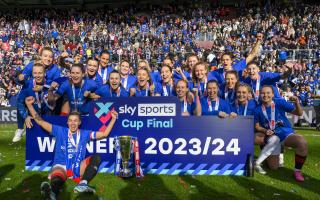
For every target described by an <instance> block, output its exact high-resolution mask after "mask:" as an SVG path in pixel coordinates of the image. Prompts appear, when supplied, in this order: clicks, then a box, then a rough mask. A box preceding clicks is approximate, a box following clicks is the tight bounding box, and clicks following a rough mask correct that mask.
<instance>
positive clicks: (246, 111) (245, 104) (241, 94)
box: [230, 83, 257, 116]
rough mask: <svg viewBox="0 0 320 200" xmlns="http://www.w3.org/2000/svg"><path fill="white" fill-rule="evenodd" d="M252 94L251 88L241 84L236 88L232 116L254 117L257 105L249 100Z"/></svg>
mask: <svg viewBox="0 0 320 200" xmlns="http://www.w3.org/2000/svg"><path fill="white" fill-rule="evenodd" d="M249 94H250V86H249V85H247V84H245V83H240V84H239V85H238V86H237V88H236V99H235V101H234V102H233V104H232V107H231V114H230V115H235V116H249V115H254V110H255V109H256V106H257V103H256V101H255V100H253V99H248V97H249Z"/></svg>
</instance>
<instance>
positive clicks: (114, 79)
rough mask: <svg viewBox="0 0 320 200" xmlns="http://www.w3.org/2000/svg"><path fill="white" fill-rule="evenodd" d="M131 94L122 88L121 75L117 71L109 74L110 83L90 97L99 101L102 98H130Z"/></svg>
mask: <svg viewBox="0 0 320 200" xmlns="http://www.w3.org/2000/svg"><path fill="white" fill-rule="evenodd" d="M128 96H129V93H128V92H127V91H126V90H125V89H124V87H122V85H121V82H120V73H119V72H118V71H116V70H114V71H112V72H111V73H110V74H109V80H108V83H107V84H106V85H104V86H102V87H101V88H99V89H97V90H96V92H95V93H92V94H90V97H91V98H93V99H97V98H100V97H105V98H107V97H128Z"/></svg>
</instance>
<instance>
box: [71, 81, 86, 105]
mask: <svg viewBox="0 0 320 200" xmlns="http://www.w3.org/2000/svg"><path fill="white" fill-rule="evenodd" d="M83 85H84V81H83V80H82V83H81V86H80V90H79V92H78V95H77V96H76V89H75V86H74V84H73V83H72V94H73V100H74V107H75V110H78V98H79V96H80V94H81V90H82V87H83Z"/></svg>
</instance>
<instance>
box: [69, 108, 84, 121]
mask: <svg viewBox="0 0 320 200" xmlns="http://www.w3.org/2000/svg"><path fill="white" fill-rule="evenodd" d="M72 115H73V116H78V118H79V120H80V122H81V114H80V113H79V112H78V111H75V110H74V111H71V112H70V113H69V115H68V119H69V117H70V116H72Z"/></svg>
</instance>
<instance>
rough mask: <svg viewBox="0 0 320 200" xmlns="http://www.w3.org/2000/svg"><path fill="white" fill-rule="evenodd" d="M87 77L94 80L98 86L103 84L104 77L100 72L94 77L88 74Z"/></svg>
mask: <svg viewBox="0 0 320 200" xmlns="http://www.w3.org/2000/svg"><path fill="white" fill-rule="evenodd" d="M87 79H89V80H93V81H94V82H95V83H96V86H97V88H100V87H101V86H102V85H103V80H102V77H101V76H100V75H99V74H98V73H96V75H95V76H93V77H89V76H87Z"/></svg>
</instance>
